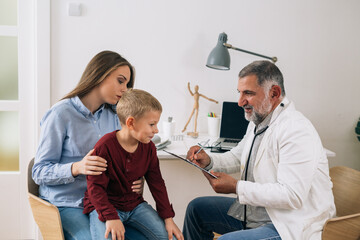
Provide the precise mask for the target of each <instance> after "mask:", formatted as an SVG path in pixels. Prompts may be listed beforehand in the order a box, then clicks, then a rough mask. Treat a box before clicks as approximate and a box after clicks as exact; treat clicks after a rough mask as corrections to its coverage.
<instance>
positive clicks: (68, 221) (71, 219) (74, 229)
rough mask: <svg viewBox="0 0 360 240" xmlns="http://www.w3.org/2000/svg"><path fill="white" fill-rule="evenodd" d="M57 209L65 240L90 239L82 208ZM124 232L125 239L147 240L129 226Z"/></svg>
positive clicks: (88, 224) (88, 221) (87, 218)
mask: <svg viewBox="0 0 360 240" xmlns="http://www.w3.org/2000/svg"><path fill="white" fill-rule="evenodd" d="M58 209H59V212H60V218H61V224H62V227H63V231H64V236H65V239H66V240H89V239H91V233H90V220H89V216H88V215H85V214H83V209H82V208H71V207H58ZM125 231H126V237H127V239H136V240H138V239H139V240H146V239H147V238H146V237H145V236H144V235H142V234H141V233H140V232H138V231H137V230H136V229H133V228H132V227H130V226H129V227H127V228H126V229H125ZM104 233H105V232H104Z"/></svg>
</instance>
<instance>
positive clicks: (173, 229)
mask: <svg viewBox="0 0 360 240" xmlns="http://www.w3.org/2000/svg"><path fill="white" fill-rule="evenodd" d="M165 228H166V231H167V232H168V238H169V240H172V239H173V235H175V237H176V238H177V239H178V240H184V236H183V234H182V232H181V231H180V229H179V228H178V226H176V224H175V223H174V220H173V219H172V218H167V219H165Z"/></svg>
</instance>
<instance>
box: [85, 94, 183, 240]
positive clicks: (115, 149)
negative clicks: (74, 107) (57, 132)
mask: <svg viewBox="0 0 360 240" xmlns="http://www.w3.org/2000/svg"><path fill="white" fill-rule="evenodd" d="M116 112H117V115H118V117H119V119H120V124H121V127H122V129H121V130H118V131H114V132H111V133H108V134H106V135H104V136H103V137H102V138H101V139H100V140H99V141H98V142H97V143H96V145H95V150H94V152H93V155H96V156H100V157H102V158H104V159H106V160H107V165H108V166H107V170H106V171H105V172H103V173H102V174H101V175H97V176H94V175H88V176H87V177H86V179H87V191H86V193H85V198H84V213H85V214H90V230H91V235H92V238H93V239H96V240H97V239H102V238H103V236H104V237H105V239H121V240H123V239H125V227H126V226H131V227H132V228H134V229H137V230H138V231H139V232H141V233H142V234H143V235H144V237H146V238H147V239H172V238H173V235H174V236H175V237H176V238H177V239H179V240H180V239H183V235H182V233H181V231H180V230H179V228H178V227H177V226H176V224H175V223H174V221H173V217H174V215H175V213H174V211H173V209H172V206H171V205H170V202H169V199H168V195H167V191H166V187H165V183H164V180H163V179H162V176H161V173H160V168H159V160H158V158H157V153H156V148H155V145H154V143H153V142H151V139H152V138H153V136H154V134H156V133H158V128H157V123H158V122H159V119H160V115H161V112H162V107H161V104H160V103H159V101H158V100H157V99H156V98H154V97H153V96H152V95H151V94H149V93H148V92H145V91H142V90H137V89H130V90H128V91H127V92H125V93H124V94H123V95H122V97H121V99H120V100H119V102H118V104H117V107H116ZM142 176H145V179H146V182H147V184H148V186H149V189H150V191H151V193H152V195H153V197H154V199H155V202H156V209H157V212H156V211H155V210H154V209H153V208H152V207H151V206H150V205H149V204H148V203H147V202H145V200H144V198H143V197H142V195H140V194H137V193H135V192H133V191H132V189H131V186H132V182H134V181H135V180H138V179H139V178H141V177H142ZM124 226H125V227H124ZM109 233H111V235H112V236H110V234H109Z"/></svg>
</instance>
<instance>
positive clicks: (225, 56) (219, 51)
mask: <svg viewBox="0 0 360 240" xmlns="http://www.w3.org/2000/svg"><path fill="white" fill-rule="evenodd" d="M226 41H227V35H226V33H220V35H219V40H218V43H217V45H216V46H215V48H214V49H213V50H212V51H211V53H210V55H209V57H208V59H207V62H206V66H207V67H209V68H214V69H218V70H229V69H230V54H229V50H228V49H227V47H225V46H224V43H226Z"/></svg>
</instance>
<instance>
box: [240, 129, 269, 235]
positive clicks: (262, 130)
mask: <svg viewBox="0 0 360 240" xmlns="http://www.w3.org/2000/svg"><path fill="white" fill-rule="evenodd" d="M268 128H269V126H266V127H264V128H263V129H261V130H260V131H259V132H256V127H255V129H254V134H255V136H254V138H253V141H252V143H251V147H250V152H249V156H248V159H247V161H246V165H245V178H244V180H245V181H247V174H248V168H249V161H250V157H251V152H252V149H253V147H254V143H255V139H256V137H257V136H259V135H260V134H262V133H264V132H265V131H266V130H267V129H268ZM243 226H244V229H246V205H244V223H243Z"/></svg>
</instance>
